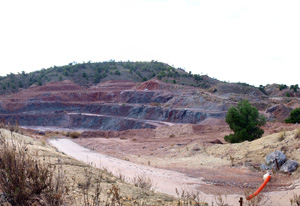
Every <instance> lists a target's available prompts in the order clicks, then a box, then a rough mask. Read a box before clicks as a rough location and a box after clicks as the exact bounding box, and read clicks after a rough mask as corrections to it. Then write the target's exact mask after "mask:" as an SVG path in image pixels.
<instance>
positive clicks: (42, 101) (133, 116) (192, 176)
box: [0, 80, 300, 205]
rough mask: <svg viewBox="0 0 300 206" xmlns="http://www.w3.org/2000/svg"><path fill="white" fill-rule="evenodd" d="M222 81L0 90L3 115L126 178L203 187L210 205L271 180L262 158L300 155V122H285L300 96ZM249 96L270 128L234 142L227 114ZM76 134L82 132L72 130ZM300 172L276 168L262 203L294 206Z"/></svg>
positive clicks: (170, 190)
mask: <svg viewBox="0 0 300 206" xmlns="http://www.w3.org/2000/svg"><path fill="white" fill-rule="evenodd" d="M238 87H241V88H240V90H241V91H244V90H243V88H242V87H243V86H240V85H239V86H238ZM216 88H217V92H211V91H209V90H205V89H200V88H194V87H187V86H178V85H175V84H174V85H173V84H167V83H163V82H161V81H158V80H149V81H147V82H144V83H135V82H130V81H108V82H104V83H100V84H98V85H96V86H92V87H89V88H84V87H81V86H79V85H77V84H75V83H73V82H71V81H62V82H55V83H48V84H46V85H43V86H32V87H30V88H28V89H24V90H22V91H20V92H18V93H15V94H11V95H2V96H0V119H1V120H2V122H3V123H4V124H8V123H9V124H10V125H16V124H17V125H18V126H20V127H23V128H25V131H27V132H28V135H31V136H32V137H34V138H35V139H41V140H44V141H46V142H48V143H49V144H50V145H52V146H53V147H55V148H57V150H58V151H60V152H63V153H65V154H66V155H68V156H71V157H73V158H75V159H77V160H80V161H83V162H88V163H91V162H93V165H94V166H96V167H99V168H102V169H103V168H105V169H106V170H109V171H110V172H112V174H114V175H115V176H118V175H120V172H121V173H122V175H123V176H124V178H123V180H124V181H128V182H130V180H131V179H132V178H134V176H136V175H144V176H147V177H149V178H151V179H152V181H153V183H154V185H153V186H154V189H155V190H156V191H158V192H161V193H165V194H168V195H172V196H175V197H177V196H178V195H177V193H176V189H177V191H182V190H185V191H188V192H190V193H199V195H200V197H201V198H202V200H203V201H204V202H207V203H209V204H211V202H215V201H216V198H217V197H218V195H221V196H223V199H224V200H225V201H226V202H227V203H228V204H230V205H238V204H239V202H238V201H239V197H243V198H244V197H245V193H253V192H254V191H255V190H256V189H257V188H258V187H259V186H260V185H261V183H262V182H263V179H262V176H263V175H264V172H263V171H260V164H262V163H263V162H264V159H265V157H266V156H267V155H268V154H269V153H271V152H274V151H275V150H280V151H283V152H284V153H285V155H286V156H287V158H288V159H293V160H296V161H298V162H300V141H299V139H298V138H295V135H296V134H297V132H298V130H297V129H299V126H298V125H294V124H285V123H283V120H284V119H285V118H287V116H288V115H289V112H290V111H291V110H292V109H294V108H297V107H299V105H300V100H299V99H298V98H296V97H295V98H291V99H289V100H288V101H287V99H286V98H283V97H277V96H267V95H265V94H263V93H261V92H260V91H259V90H258V89H255V88H253V89H252V90H251V91H247V92H241V93H237V92H233V89H232V88H231V87H228V88H225V86H224V85H223V84H221V85H219V87H218V86H216ZM234 91H239V90H238V89H234ZM241 99H249V100H250V102H251V103H252V104H253V105H254V106H256V107H257V108H258V109H259V112H260V113H261V114H264V115H265V116H266V117H267V120H268V121H267V124H266V125H265V126H264V127H263V129H264V131H265V133H264V136H263V137H262V138H260V139H258V140H255V141H253V142H243V143H239V144H228V143H226V142H225V141H224V136H225V135H228V134H230V132H231V131H230V129H229V127H228V125H227V124H226V123H225V116H226V113H227V110H228V108H230V107H231V106H234V105H236V104H237V102H238V101H239V100H241ZM72 132H77V133H78V135H77V136H76V137H74V136H73V138H71V135H70V133H72ZM299 174H300V172H299V171H298V170H296V171H294V172H292V173H281V172H274V173H272V174H271V176H272V177H271V181H270V182H269V183H268V185H267V186H266V187H265V188H264V190H263V192H262V193H261V194H260V197H261V200H260V203H259V205H290V199H291V198H293V196H294V194H300V185H299V181H298V178H299ZM244 201H246V199H245V198H244ZM170 205H172V204H171V203H170Z"/></svg>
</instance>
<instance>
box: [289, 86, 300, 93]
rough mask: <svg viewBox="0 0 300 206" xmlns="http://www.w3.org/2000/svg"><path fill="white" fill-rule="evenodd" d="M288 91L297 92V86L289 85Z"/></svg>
mask: <svg viewBox="0 0 300 206" xmlns="http://www.w3.org/2000/svg"><path fill="white" fill-rule="evenodd" d="M290 89H292V90H294V92H297V90H298V89H299V85H298V84H295V85H291V86H290Z"/></svg>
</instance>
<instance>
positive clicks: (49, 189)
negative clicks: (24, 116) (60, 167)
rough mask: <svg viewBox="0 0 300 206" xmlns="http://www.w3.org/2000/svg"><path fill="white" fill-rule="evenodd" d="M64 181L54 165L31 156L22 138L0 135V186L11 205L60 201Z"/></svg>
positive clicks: (46, 203)
mask: <svg viewBox="0 0 300 206" xmlns="http://www.w3.org/2000/svg"><path fill="white" fill-rule="evenodd" d="M58 173H61V172H58ZM57 177H59V178H57ZM63 182H64V181H63V178H62V177H61V176H56V175H55V167H53V166H51V165H50V164H47V163H45V162H40V161H37V160H35V159H33V158H32V156H31V155H30V154H28V148H27V147H26V145H24V144H23V143H22V142H16V141H15V142H14V141H7V140H6V139H5V138H4V137H2V136H1V137H0V190H1V191H2V192H3V193H4V194H5V195H6V199H7V200H8V202H9V203H10V204H11V205H49V206H51V205H53V206H54V205H62V204H63V201H64V186H63Z"/></svg>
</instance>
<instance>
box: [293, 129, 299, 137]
mask: <svg viewBox="0 0 300 206" xmlns="http://www.w3.org/2000/svg"><path fill="white" fill-rule="evenodd" d="M294 138H295V139H300V128H298V129H296V132H295V134H294Z"/></svg>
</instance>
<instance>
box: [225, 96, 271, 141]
mask: <svg viewBox="0 0 300 206" xmlns="http://www.w3.org/2000/svg"><path fill="white" fill-rule="evenodd" d="M226 122H227V123H228V124H229V127H230V129H231V130H232V131H233V132H234V134H230V135H226V136H225V137H224V139H225V141H226V142H230V143H238V142H243V141H246V140H247V141H252V140H255V139H258V138H260V137H261V136H262V135H263V133H264V130H263V129H261V128H260V126H262V125H264V124H265V123H266V118H265V117H264V116H263V115H260V114H259V113H258V110H257V109H256V108H255V107H253V106H252V105H251V104H250V102H249V101H248V100H242V101H240V102H239V103H238V105H237V106H236V107H231V108H229V110H228V112H227V115H226Z"/></svg>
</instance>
